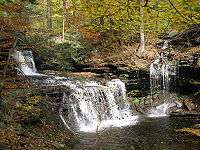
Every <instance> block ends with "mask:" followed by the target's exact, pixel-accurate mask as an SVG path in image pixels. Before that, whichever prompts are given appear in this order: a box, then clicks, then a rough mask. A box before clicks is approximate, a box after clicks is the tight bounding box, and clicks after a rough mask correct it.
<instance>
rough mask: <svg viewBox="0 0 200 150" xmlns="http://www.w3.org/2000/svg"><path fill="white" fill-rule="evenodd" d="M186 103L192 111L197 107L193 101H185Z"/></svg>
mask: <svg viewBox="0 0 200 150" xmlns="http://www.w3.org/2000/svg"><path fill="white" fill-rule="evenodd" d="M184 105H185V106H186V107H187V109H188V110H189V111H192V110H194V109H195V108H196V106H195V104H194V103H192V101H187V100H186V101H184Z"/></svg>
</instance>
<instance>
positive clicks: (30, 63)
mask: <svg viewBox="0 0 200 150" xmlns="http://www.w3.org/2000/svg"><path fill="white" fill-rule="evenodd" d="M14 58H15V59H16V60H17V61H18V63H19V69H20V71H21V72H22V73H23V74H24V75H27V76H38V75H41V74H39V73H37V69H36V67H35V62H34V60H33V54H32V51H16V53H15V55H14Z"/></svg>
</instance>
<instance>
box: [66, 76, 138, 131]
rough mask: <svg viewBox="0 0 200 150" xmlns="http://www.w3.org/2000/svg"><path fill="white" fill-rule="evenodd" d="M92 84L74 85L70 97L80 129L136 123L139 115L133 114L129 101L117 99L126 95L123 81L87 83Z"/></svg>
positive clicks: (91, 129)
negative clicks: (104, 84)
mask: <svg viewBox="0 0 200 150" xmlns="http://www.w3.org/2000/svg"><path fill="white" fill-rule="evenodd" d="M90 84H91V86H80V87H77V86H76V87H74V88H73V92H72V93H71V95H70V96H69V98H68V99H69V101H70V107H71V110H72V113H73V115H74V116H75V119H76V122H77V124H78V127H79V130H80V131H85V132H86V131H87V132H88V131H91V132H92V131H93V132H94V131H96V129H97V128H98V129H100V130H101V129H103V128H105V127H109V126H114V127H121V126H125V125H130V124H135V123H136V119H137V116H133V114H132V112H131V110H130V109H129V104H128V101H127V100H126V99H124V100H121V101H117V100H118V98H119V96H122V97H125V95H123V94H124V91H125V89H124V88H123V87H124V83H123V82H122V81H120V80H119V79H118V80H111V81H109V82H108V83H107V84H108V85H109V86H101V85H99V84H97V83H96V84H95V86H94V85H93V84H94V83H87V85H90ZM92 85H93V86H92ZM111 85H112V86H111ZM122 93H123V94H122Z"/></svg>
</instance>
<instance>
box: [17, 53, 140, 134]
mask: <svg viewBox="0 0 200 150" xmlns="http://www.w3.org/2000/svg"><path fill="white" fill-rule="evenodd" d="M14 58H15V59H16V60H17V61H18V62H19V70H21V71H22V73H23V74H24V75H27V76H30V77H31V76H45V79H43V78H39V79H38V80H42V81H39V82H38V81H37V80H33V81H34V82H35V83H36V84H43V85H46V86H52V85H53V86H55V85H57V86H59V85H62V86H66V87H67V88H69V89H70V93H69V94H66V93H65V92H64V94H63V100H62V104H61V107H60V109H59V116H60V118H61V120H62V121H63V123H64V124H65V126H66V127H67V128H70V127H69V125H68V124H67V123H68V122H69V121H72V122H73V123H71V124H73V127H72V128H75V129H77V130H79V131H84V132H94V131H96V130H97V129H98V130H101V129H104V128H106V127H110V126H113V127H122V126H127V125H131V124H135V123H136V122H137V116H135V115H133V113H132V111H131V109H130V105H129V102H128V101H127V99H126V87H125V84H124V83H123V82H122V81H121V80H119V79H113V80H111V81H108V82H107V84H106V86H102V85H100V84H99V83H98V82H95V81H77V80H75V81H73V80H69V79H68V78H66V77H59V76H47V75H44V74H39V73H37V70H36V67H35V63H34V59H33V55H32V52H31V51H17V52H16V53H15V55H14ZM68 91H69V90H68ZM68 91H66V92H68ZM64 107H65V108H67V109H68V110H69V112H68V113H69V114H67V116H68V117H65V116H63V108H64Z"/></svg>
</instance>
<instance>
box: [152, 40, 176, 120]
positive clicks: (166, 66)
mask: <svg viewBox="0 0 200 150" xmlns="http://www.w3.org/2000/svg"><path fill="white" fill-rule="evenodd" d="M165 44H168V43H165ZM165 46H166V45H165ZM175 84H176V62H175V61H170V60H169V59H168V58H167V57H164V56H163V55H161V56H160V57H159V58H157V59H156V60H155V61H154V62H153V63H152V64H151V65H150V90H151V96H152V100H153V102H154V104H153V105H158V104H160V103H163V104H161V105H159V106H156V107H155V108H153V109H151V110H150V111H149V116H150V117H160V116H166V115H167V113H168V112H167V110H168V109H169V108H170V107H171V106H172V105H173V104H174V103H173V102H172V97H170V94H169V92H170V91H171V90H172V88H171V87H172V86H174V85H175ZM155 94H157V96H156V97H157V99H155V98H153V97H154V95H155ZM158 95H159V96H158ZM159 97H161V99H160V98H159ZM166 101H168V102H166ZM169 101H170V102H169Z"/></svg>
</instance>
